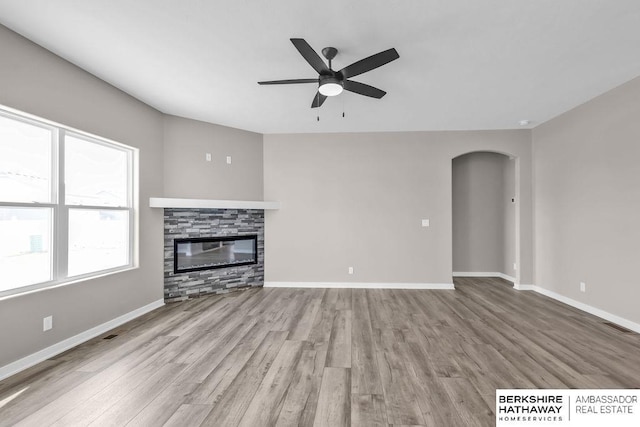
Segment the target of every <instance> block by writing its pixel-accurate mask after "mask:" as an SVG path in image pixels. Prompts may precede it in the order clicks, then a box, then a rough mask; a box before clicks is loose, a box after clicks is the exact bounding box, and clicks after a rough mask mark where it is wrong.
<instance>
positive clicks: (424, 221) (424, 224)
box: [422, 219, 429, 227]
mask: <svg viewBox="0 0 640 427" xmlns="http://www.w3.org/2000/svg"><path fill="white" fill-rule="evenodd" d="M422 226H423V227H428V226H429V220H428V219H423V220H422Z"/></svg>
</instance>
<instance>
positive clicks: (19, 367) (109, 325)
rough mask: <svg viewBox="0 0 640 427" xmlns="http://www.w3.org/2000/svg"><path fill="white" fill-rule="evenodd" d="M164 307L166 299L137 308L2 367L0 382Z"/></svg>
mask: <svg viewBox="0 0 640 427" xmlns="http://www.w3.org/2000/svg"><path fill="white" fill-rule="evenodd" d="M163 305H164V299H160V300H157V301H154V302H152V303H150V304H147V305H145V306H144V307H140V308H137V309H135V310H133V311H130V312H129V313H126V314H123V315H122V316H119V317H116V318H115V319H112V320H109V321H108V322H105V323H103V324H101V325H98V326H96V327H93V328H91V329H88V330H86V331H84V332H81V333H79V334H78V335H74V336H72V337H71V338H67V339H65V340H63V341H60V342H58V343H56V344H54V345H52V346H49V347H47V348H44V349H42V350H40V351H38V352H36V353H33V354H30V355H29V356H25V357H23V358H22V359H19V360H16V361H15V362H12V363H9V364H8V365H5V366H2V367H0V381H1V380H3V379H5V378H8V377H10V376H11V375H15V374H17V373H18V372H20V371H24V370H25V369H27V368H30V367H32V366H34V365H37V364H38V363H40V362H43V361H45V360H47V359H49V358H51V357H53V356H56V355H58V354H60V353H62V352H64V351H67V350H69V349H70V348H72V347H75V346H77V345H80V344H82V343H83V342H86V341H89V340H90V339H91V338H95V337H97V336H98V335H101V334H103V333H105V332H107V331H110V330H111V329H113V328H115V327H118V326H120V325H122V324H124V323H127V322H128V321H130V320H133V319H135V318H136V317H140V316H142V315H143V314H146V313H148V312H150V311H153V310H155V309H156V308H159V307H162V306H163Z"/></svg>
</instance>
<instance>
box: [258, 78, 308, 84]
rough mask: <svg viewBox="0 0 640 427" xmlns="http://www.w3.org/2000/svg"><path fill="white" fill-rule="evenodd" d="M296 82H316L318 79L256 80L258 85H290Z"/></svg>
mask: <svg viewBox="0 0 640 427" xmlns="http://www.w3.org/2000/svg"><path fill="white" fill-rule="evenodd" d="M297 83H318V79H317V78H316V79H291V80H269V81H266V82H258V84H259V85H292V84H297Z"/></svg>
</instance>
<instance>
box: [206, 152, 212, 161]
mask: <svg viewBox="0 0 640 427" xmlns="http://www.w3.org/2000/svg"><path fill="white" fill-rule="evenodd" d="M205 159H206V160H207V162H210V161H211V153H207V154H206V155H205Z"/></svg>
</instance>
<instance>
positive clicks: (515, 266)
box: [513, 262, 518, 270]
mask: <svg viewBox="0 0 640 427" xmlns="http://www.w3.org/2000/svg"><path fill="white" fill-rule="evenodd" d="M513 269H514V270H517V269H518V264H516V263H515V262H514V263H513Z"/></svg>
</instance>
